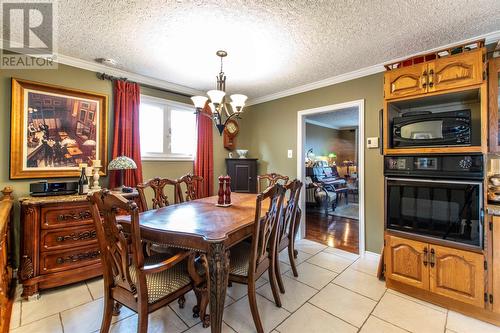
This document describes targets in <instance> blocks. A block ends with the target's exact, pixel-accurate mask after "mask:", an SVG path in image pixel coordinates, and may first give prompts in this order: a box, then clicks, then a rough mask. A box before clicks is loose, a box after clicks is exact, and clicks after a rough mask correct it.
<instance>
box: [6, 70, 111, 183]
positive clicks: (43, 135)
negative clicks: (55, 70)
mask: <svg viewBox="0 0 500 333" xmlns="http://www.w3.org/2000/svg"><path fill="white" fill-rule="evenodd" d="M107 117H108V96H106V95H101V94H97V93H93V92H88V91H81V90H74V89H69V88H64V87H58V86H53V85H48V84H43V83H38V82H30V81H25V80H19V79H15V78H12V108H11V133H10V135H11V151H10V178H11V179H21V178H56V177H78V175H79V168H78V165H79V164H80V163H87V164H89V165H90V164H91V161H92V160H101V164H102V165H105V166H106V165H108V152H107V147H108V143H107V137H108V134H107V121H108V118H107ZM103 169H104V170H103ZM101 170H102V171H101V174H102V175H105V173H106V168H102V169H101Z"/></svg>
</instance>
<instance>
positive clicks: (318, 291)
mask: <svg viewBox="0 0 500 333" xmlns="http://www.w3.org/2000/svg"><path fill="white" fill-rule="evenodd" d="M320 252H324V249H323V250H322V251H320ZM320 252H318V253H317V254H319V253H320ZM325 253H327V252H325ZM330 254H332V253H330ZM315 255H316V254H315ZM315 255H314V256H315ZM312 257H313V256H311V257H309V258H308V259H310V258H312ZM337 257H338V256H337ZM355 261H356V260H354V261H353V262H351V263H350V264H349V265H348V266H347V267H346V268H344V269H343V270H342V272H340V273H337V272H334V271H332V270H330V269H327V268H325V267H321V266H319V265H315V264H313V263H310V262H308V263H309V264H311V265H315V266H317V267H321V268H323V269H326V270H328V271H330V272H333V273H336V274H337V275H336V276H335V277H334V278H333V279H331V280H330V282H328V283H327V284H326V285H325V286H324V287H323V288H321V289H320V290H317V289H316V288H313V289H314V290H317V292H316V293H314V294H313V295H312V296H311V297H309V298H308V299H307V300H306V301H305V302H304V303H303V304H302V305H301V306H299V307H298V308H297V309H296V310H295V311H293V312H291V313H290V315H289V316H288V317H286V318H285V319H283V320H282V321H281V322H280V323H279V324H278V325H277V326H275V327H274V328H273V329H274V330H276V328H277V327H279V326H280V325H281V324H283V323H284V322H285V321H286V320H287V319H289V318H290V317H291V316H293V315H294V314H295V312H297V311H298V310H300V309H301V308H302V307H303V306H304V304H306V303H308V304H310V305H312V306H314V307H316V308H318V309H320V310H321V311H323V312H326V313H328V314H329V315H331V316H334V317H335V318H338V319H340V320H341V321H343V322H345V323H347V324H349V325H350V326H352V327H355V328H357V327H356V326H354V325H353V324H351V323H349V322H347V321H346V320H344V319H343V318H340V317H338V316H336V315H334V314H332V313H329V312H328V311H325V310H324V309H321V308H319V307H318V306H316V305H314V304H312V303H310V302H309V301H310V300H311V299H312V298H313V297H314V296H316V295H317V294H319V293H320V292H321V291H322V290H323V289H325V288H326V287H327V286H328V285H329V284H331V283H332V281H333V280H335V279H336V278H337V276H339V275H340V274H342V273H343V272H344V271H345V270H346V269H347V268H348V267H349V266H351V265H352V264H353V263H354V262H355ZM298 282H300V281H298ZM300 283H302V282H300ZM302 284H304V285H306V284H305V283H302ZM344 289H345V288H344ZM261 296H262V295H261ZM365 297H366V296H365ZM264 298H265V297H264ZM266 299H267V298H266ZM357 329H358V331H359V328H357ZM278 332H279V331H278Z"/></svg>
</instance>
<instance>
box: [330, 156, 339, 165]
mask: <svg viewBox="0 0 500 333" xmlns="http://www.w3.org/2000/svg"><path fill="white" fill-rule="evenodd" d="M336 158H337V154H335V153H330V154H328V159H329V160H330V165H335V159H336Z"/></svg>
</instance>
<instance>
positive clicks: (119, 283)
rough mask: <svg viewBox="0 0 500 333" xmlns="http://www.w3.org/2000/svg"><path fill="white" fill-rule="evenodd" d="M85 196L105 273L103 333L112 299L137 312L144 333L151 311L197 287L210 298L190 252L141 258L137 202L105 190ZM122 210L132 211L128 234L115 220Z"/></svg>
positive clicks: (109, 322)
mask: <svg viewBox="0 0 500 333" xmlns="http://www.w3.org/2000/svg"><path fill="white" fill-rule="evenodd" d="M88 199H89V201H90V202H91V213H92V217H93V219H94V224H95V227H96V233H97V239H98V242H99V247H100V252H101V261H102V266H103V273H104V312H103V320H102V324H101V332H102V333H103V332H108V331H109V328H110V324H111V318H112V313H113V306H114V303H115V302H118V303H119V304H122V305H125V306H126V307H128V308H130V309H131V310H133V311H135V312H137V314H138V324H137V332H146V331H147V327H148V314H149V313H151V312H153V311H155V310H157V309H159V308H161V307H163V306H165V305H167V304H169V303H170V302H172V301H173V300H175V299H177V298H179V297H180V296H183V295H184V294H185V293H187V292H188V291H190V290H191V289H195V290H196V292H197V293H200V294H201V295H202V297H204V298H205V300H206V299H207V298H208V294H207V292H206V285H205V284H206V281H205V279H204V278H205V277H204V276H203V277H202V276H200V275H199V274H198V273H197V271H199V269H197V268H196V267H195V266H194V265H195V260H194V253H192V252H190V251H183V252H179V253H177V254H176V255H174V256H170V257H165V256H164V255H162V254H155V255H153V256H150V257H148V258H144V256H143V253H142V241H141V232H140V228H139V209H138V206H137V204H136V203H135V202H132V201H127V200H126V199H125V198H123V197H122V196H120V195H116V194H113V193H111V192H110V191H108V190H102V191H99V192H94V193H93V194H92V195H89V197H88ZM123 211H125V212H126V213H127V214H129V215H130V233H129V234H128V236H127V235H126V234H125V233H124V232H123V228H122V225H120V224H118V223H117V222H116V215H117V213H118V212H123ZM204 303H205V304H206V303H207V302H206V301H205V302H204ZM200 304H203V302H200ZM200 304H199V305H200ZM195 310H200V312H202V315H203V317H202V318H203V319H206V317H205V315H204V314H205V309H200V306H198V308H197V309H195ZM198 315H199V314H198Z"/></svg>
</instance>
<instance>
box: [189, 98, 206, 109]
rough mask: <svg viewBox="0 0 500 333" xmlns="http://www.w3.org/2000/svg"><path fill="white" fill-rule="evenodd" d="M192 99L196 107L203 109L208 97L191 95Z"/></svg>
mask: <svg viewBox="0 0 500 333" xmlns="http://www.w3.org/2000/svg"><path fill="white" fill-rule="evenodd" d="M191 100H192V101H193V104H194V107H195V108H199V109H203V108H204V107H205V103H206V102H207V100H208V98H207V97H205V96H193V97H191Z"/></svg>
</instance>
